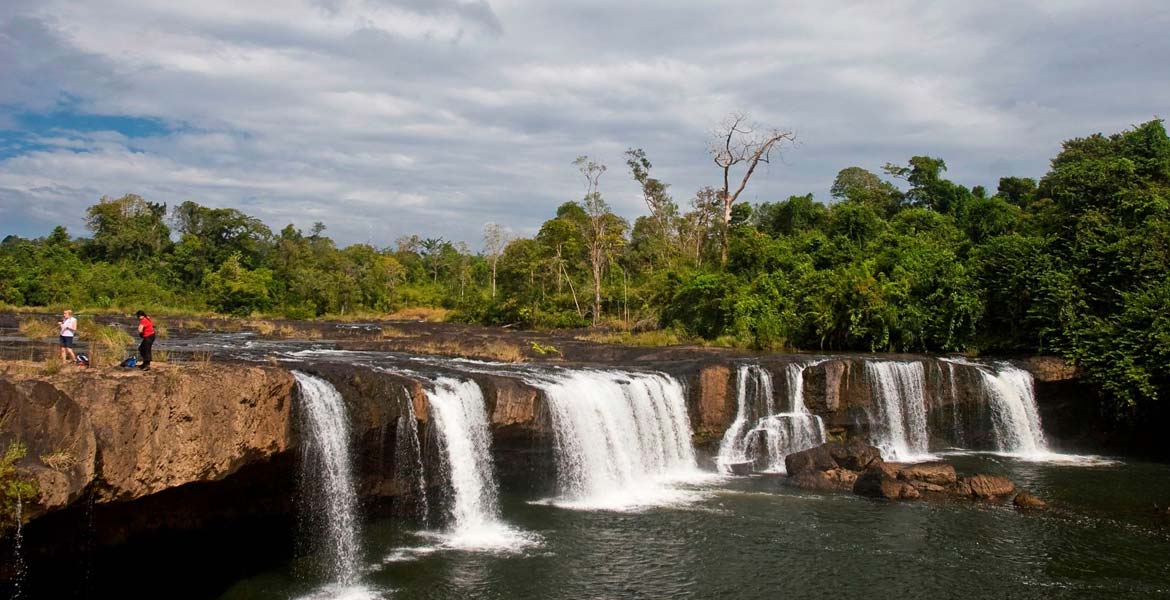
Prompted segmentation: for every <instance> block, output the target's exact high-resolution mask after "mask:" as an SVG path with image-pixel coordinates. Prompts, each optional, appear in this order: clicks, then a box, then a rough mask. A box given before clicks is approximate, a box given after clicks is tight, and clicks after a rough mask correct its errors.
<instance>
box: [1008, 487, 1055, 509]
mask: <svg viewBox="0 0 1170 600" xmlns="http://www.w3.org/2000/svg"><path fill="white" fill-rule="evenodd" d="M1012 504H1014V505H1016V508H1019V509H1022V510H1038V509H1041V508H1044V507H1045V506H1048V504H1047V503H1046V502H1044V501H1043V500H1041V499H1039V498H1037V497H1036V496H1033V495H1032V494H1031V493H1030V492H1027V491H1024V492H1020V493H1018V494H1016V497H1015V499H1013V500H1012Z"/></svg>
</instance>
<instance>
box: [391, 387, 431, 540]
mask: <svg viewBox="0 0 1170 600" xmlns="http://www.w3.org/2000/svg"><path fill="white" fill-rule="evenodd" d="M402 404H404V405H405V406H404V407H403V411H402V413H401V414H399V416H398V425H397V431H396V440H397V441H396V443H395V448H394V454H395V464H396V466H395V472H396V474H397V475H398V476H399V477H400V480H404V481H405V483H406V484H407V485H409V486H410V488H411V491H412V493H413V494H414V501H415V505H416V506H415V511H416V516H417V517H418V519H419V521H420V522H421V523H426V522H427V517H428V516H429V514H428V510H429V507H428V505H427V479H426V470H425V468H424V467H423V461H422V444H421V443H420V442H419V439H418V417H417V416H416V415H415V414H414V402H413V400H412V399H411V397H410V393H409V392H407V393H406V394H405V396H404V398H403V400H402Z"/></svg>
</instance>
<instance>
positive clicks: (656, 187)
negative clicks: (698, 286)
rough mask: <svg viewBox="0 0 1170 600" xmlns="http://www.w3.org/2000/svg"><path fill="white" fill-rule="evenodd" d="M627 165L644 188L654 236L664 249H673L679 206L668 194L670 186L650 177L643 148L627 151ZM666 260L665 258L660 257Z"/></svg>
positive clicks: (648, 160)
mask: <svg viewBox="0 0 1170 600" xmlns="http://www.w3.org/2000/svg"><path fill="white" fill-rule="evenodd" d="M626 165H627V166H629V167H630V173H631V174H632V175H633V176H634V181H637V182H638V184H639V185H641V186H642V199H643V200H644V201H645V202H646V208H647V209H649V210H650V219H651V222H653V224H654V234H655V235H656V237H657V238H658V240H659V242H660V244H661V246H662V247H664V248H671V247H673V246H674V244H672V241H673V239H674V225H675V221H676V220H677V219H678V205H677V204H675V203H674V200H673V199H672V198H671V197H670V194H668V193H666V190H667V188H668V187H670V186H669V185H667V184H665V183H662V182H661V181H659V180H658V179H655V178H653V177H651V176H650V167H651V166H652V165H651V164H650V159H648V158H646V152H645V151H644V150H642V149H641V148H637V149H634V148H631V149H629V150H626ZM659 258H660V259H661V258H665V256H660V257H659Z"/></svg>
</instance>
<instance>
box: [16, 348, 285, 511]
mask: <svg viewBox="0 0 1170 600" xmlns="http://www.w3.org/2000/svg"><path fill="white" fill-rule="evenodd" d="M293 386H294V383H293V378H292V376H291V375H290V374H289V373H288V372H286V371H281V370H278V369H273V368H268V367H251V366H231V367H227V366H223V365H212V366H206V367H195V366H191V367H183V368H181V369H180V368H174V367H170V368H167V367H162V366H160V367H159V368H156V369H155V370H152V371H150V372H145V373H144V372H140V371H99V370H92V371H82V370H77V371H68V372H62V373H59V374H57V375H55V376H53V377H52V378H51V380H49V381H44V380H7V381H5V380H0V415H11V416H12V417H11V418H12V420H11V421H5V426H4V427H5V433H6V434H8V435H18V436H19V437H20V438H21V439H22V440H28V442H26V443H28V444H29V453H28V457H27V458H26V459H25V461H24V463H27V464H22V466H24V467H26V468H27V469H28V470H29V471H31V472H32V473H34V474H36V476H37V477H38V479H39V480H41V481H42V482H44V483H45V490H46V492H47V493H45V494H43V495H42V498H41V500H40V502H39V503H38V506H36V507H34V512H33V515H35V514H38V513H40V512H43V511H46V510H52V509H55V508H61V507H63V506H65V505H67V504H69V503H70V502H72V501H74V500H76V499H77V497H78V496H79V495H80V493H81V492H82V491H83V490H84V489H85V488H87V487H91V486H92V489H93V491H94V494H95V498H96V499H97V501H98V502H112V501H126V500H133V499H136V498H141V497H144V496H147V495H150V494H155V493H158V492H161V491H163V490H166V489H170V488H174V487H177V486H180V485H183V484H187V483H192V482H198V481H215V480H219V479H223V478H224V477H227V476H228V475H231V474H232V473H234V472H236V471H237V470H238V469H240V468H241V467H242V466H244V465H246V464H249V463H252V462H256V461H259V460H263V459H265V458H266V457H271V456H273V455H275V454H277V453H280V452H283V451H285V450H287V449H288V448H289V446H290V437H291V431H290V422H291V419H290V418H289V412H290V410H291V399H292V394H293ZM54 456H56V457H57V458H53V457H54ZM98 457H100V459H99V458H98ZM46 463H48V464H46ZM63 465H68V466H63Z"/></svg>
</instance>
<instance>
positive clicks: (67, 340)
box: [61, 335, 73, 348]
mask: <svg viewBox="0 0 1170 600" xmlns="http://www.w3.org/2000/svg"><path fill="white" fill-rule="evenodd" d="M61 347H62V348H72V347H73V336H71V335H63V336H61Z"/></svg>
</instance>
